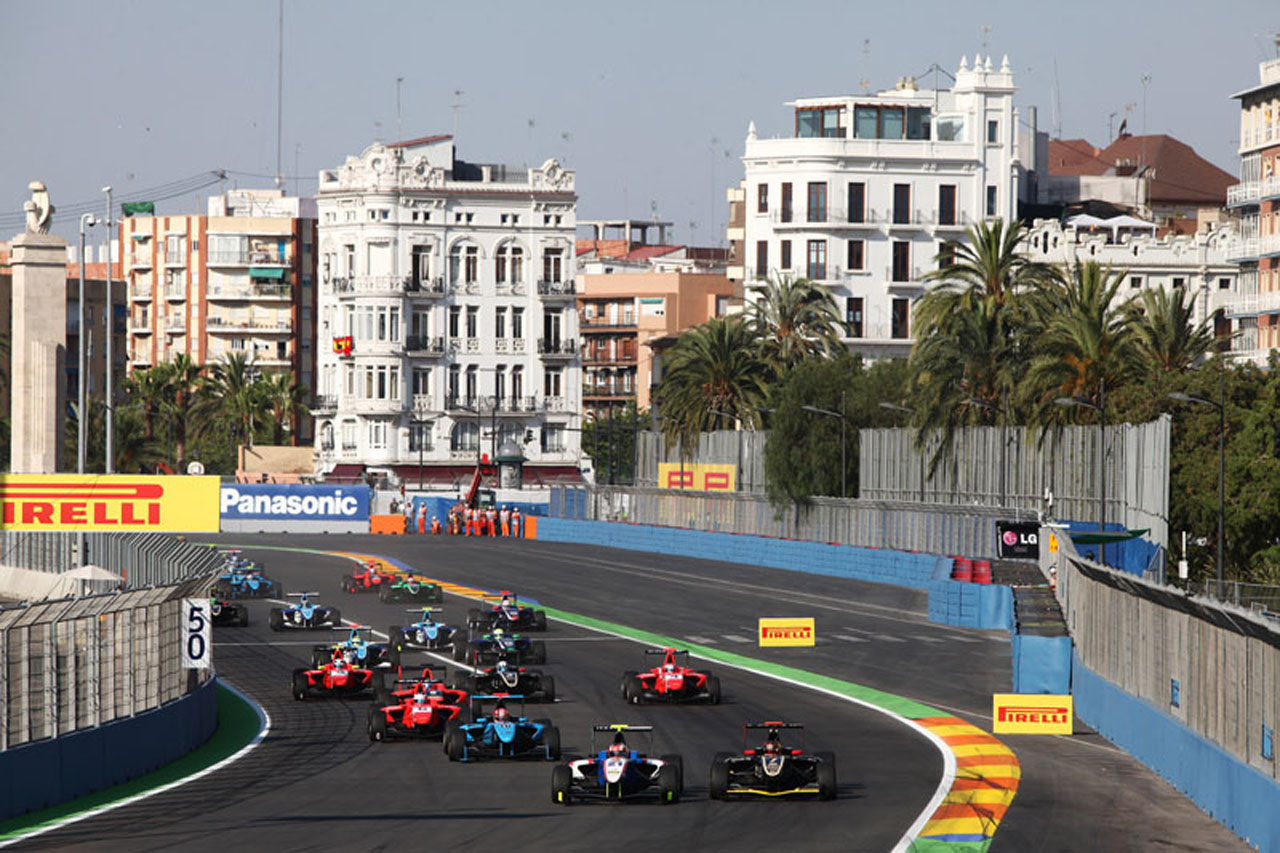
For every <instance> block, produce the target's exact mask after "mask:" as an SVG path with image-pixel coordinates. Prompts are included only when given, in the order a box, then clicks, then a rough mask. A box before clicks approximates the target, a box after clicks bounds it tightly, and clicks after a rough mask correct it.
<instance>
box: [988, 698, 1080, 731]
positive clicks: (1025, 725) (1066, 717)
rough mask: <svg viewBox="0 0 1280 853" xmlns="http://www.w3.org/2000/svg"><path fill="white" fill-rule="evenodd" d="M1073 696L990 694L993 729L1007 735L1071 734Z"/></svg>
mask: <svg viewBox="0 0 1280 853" xmlns="http://www.w3.org/2000/svg"><path fill="white" fill-rule="evenodd" d="M1071 719H1072V707H1071V695H1070V694H1067V695H1063V696H1060V695H1055V694H1049V693H995V694H993V695H992V697H991V731H992V733H994V734H998V735H1000V734H1005V735H1069V734H1071V731H1072V729H1071Z"/></svg>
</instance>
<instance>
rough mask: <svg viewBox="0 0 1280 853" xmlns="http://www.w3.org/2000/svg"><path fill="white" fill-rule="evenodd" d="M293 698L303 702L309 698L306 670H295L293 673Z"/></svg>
mask: <svg viewBox="0 0 1280 853" xmlns="http://www.w3.org/2000/svg"><path fill="white" fill-rule="evenodd" d="M293 698H294V699H296V700H297V701H299V702H301V701H303V700H304V699H306V698H307V673H306V670H301V669H298V670H294V673H293Z"/></svg>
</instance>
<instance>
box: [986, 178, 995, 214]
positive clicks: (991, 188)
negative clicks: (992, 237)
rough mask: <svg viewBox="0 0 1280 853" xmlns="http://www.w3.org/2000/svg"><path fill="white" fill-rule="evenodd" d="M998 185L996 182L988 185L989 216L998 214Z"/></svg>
mask: <svg viewBox="0 0 1280 853" xmlns="http://www.w3.org/2000/svg"><path fill="white" fill-rule="evenodd" d="M996 199H997V196H996V187H995V184H988V185H987V216H995V215H996Z"/></svg>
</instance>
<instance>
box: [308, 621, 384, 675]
mask: <svg viewBox="0 0 1280 853" xmlns="http://www.w3.org/2000/svg"><path fill="white" fill-rule="evenodd" d="M371 630H372V629H370V628H365V627H361V626H358V625H356V626H352V627H351V628H350V629H344V628H341V627H339V626H337V625H335V626H334V627H333V631H334V632H335V634H336V633H337V632H341V631H347V633H346V635H345V636H343V637H342V639H338V638H337V637H335V639H334V642H331V643H329V644H328V645H319V646H312V647H311V665H312V666H320V665H321V664H323V663H325V662H326V661H330V660H333V655H334V653H335V652H341V653H342V657H343V659H344V660H346V662H347V663H348V664H349V665H351V666H362V667H365V668H366V669H395V668H396V667H398V666H400V649H399V647H397V646H396V645H395V644H394V643H370V642H369V639H368V634H369V632H370V631H371Z"/></svg>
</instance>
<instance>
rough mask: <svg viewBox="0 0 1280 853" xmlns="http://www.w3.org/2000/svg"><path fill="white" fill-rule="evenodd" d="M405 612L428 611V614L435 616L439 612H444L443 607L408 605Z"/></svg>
mask: <svg viewBox="0 0 1280 853" xmlns="http://www.w3.org/2000/svg"><path fill="white" fill-rule="evenodd" d="M404 612H405V613H426V614H427V615H428V616H435V615H436V614H437V613H443V612H444V608H443V607H408V608H406V609H405V611H404Z"/></svg>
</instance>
